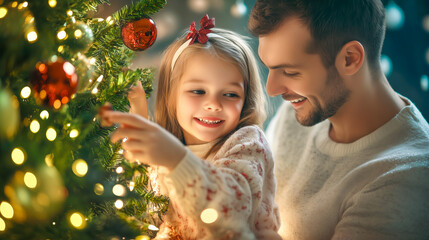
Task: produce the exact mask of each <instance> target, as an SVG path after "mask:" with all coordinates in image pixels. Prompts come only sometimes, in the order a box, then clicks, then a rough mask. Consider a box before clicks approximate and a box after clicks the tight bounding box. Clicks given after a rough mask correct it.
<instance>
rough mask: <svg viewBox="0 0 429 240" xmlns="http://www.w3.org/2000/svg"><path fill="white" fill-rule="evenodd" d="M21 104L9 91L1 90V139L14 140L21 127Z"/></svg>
mask: <svg viewBox="0 0 429 240" xmlns="http://www.w3.org/2000/svg"><path fill="white" fill-rule="evenodd" d="M19 118H20V116H19V102H18V99H17V98H16V96H15V95H13V94H11V93H10V92H9V90H6V89H0V139H1V138H4V137H6V138H12V137H13V136H14V135H15V134H16V132H17V130H18V127H19Z"/></svg>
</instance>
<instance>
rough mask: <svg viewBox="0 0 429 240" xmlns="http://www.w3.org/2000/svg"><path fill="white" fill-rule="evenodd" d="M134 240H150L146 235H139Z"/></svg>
mask: <svg viewBox="0 0 429 240" xmlns="http://www.w3.org/2000/svg"><path fill="white" fill-rule="evenodd" d="M136 240H150V238H149V237H148V236H146V235H139V236H137V237H136Z"/></svg>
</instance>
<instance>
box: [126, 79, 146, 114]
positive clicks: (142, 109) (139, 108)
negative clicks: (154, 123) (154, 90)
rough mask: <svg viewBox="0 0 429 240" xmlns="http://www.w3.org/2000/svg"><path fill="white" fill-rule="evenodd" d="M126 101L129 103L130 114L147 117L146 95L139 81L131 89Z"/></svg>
mask: <svg viewBox="0 0 429 240" xmlns="http://www.w3.org/2000/svg"><path fill="white" fill-rule="evenodd" d="M128 100H129V101H130V113H135V114H138V115H140V116H142V117H145V118H147V117H148V111H147V100H146V93H145V91H144V88H143V86H142V83H141V82H140V81H137V84H136V85H135V86H133V87H132V88H131V90H130V92H129V93H128Z"/></svg>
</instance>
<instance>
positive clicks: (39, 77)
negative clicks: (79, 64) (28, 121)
mask: <svg viewBox="0 0 429 240" xmlns="http://www.w3.org/2000/svg"><path fill="white" fill-rule="evenodd" d="M31 85H32V86H33V91H34V97H35V98H36V100H37V102H38V103H39V104H44V105H46V106H50V107H53V108H55V109H59V108H61V106H62V105H64V104H67V103H68V102H69V101H70V98H71V96H72V95H73V94H74V93H75V92H76V90H77V85H78V78H77V74H76V73H75V68H74V66H73V65H72V64H71V63H69V62H66V61H64V60H62V59H58V60H57V61H56V62H51V63H43V62H39V63H37V64H36V69H35V70H34V71H33V74H32V75H31Z"/></svg>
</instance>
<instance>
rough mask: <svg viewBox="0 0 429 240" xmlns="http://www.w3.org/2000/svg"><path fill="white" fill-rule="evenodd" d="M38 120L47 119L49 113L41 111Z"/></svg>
mask: <svg viewBox="0 0 429 240" xmlns="http://www.w3.org/2000/svg"><path fill="white" fill-rule="evenodd" d="M40 118H41V119H43V120H45V119H48V118H49V112H48V111H46V110H43V111H42V112H41V113H40Z"/></svg>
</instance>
